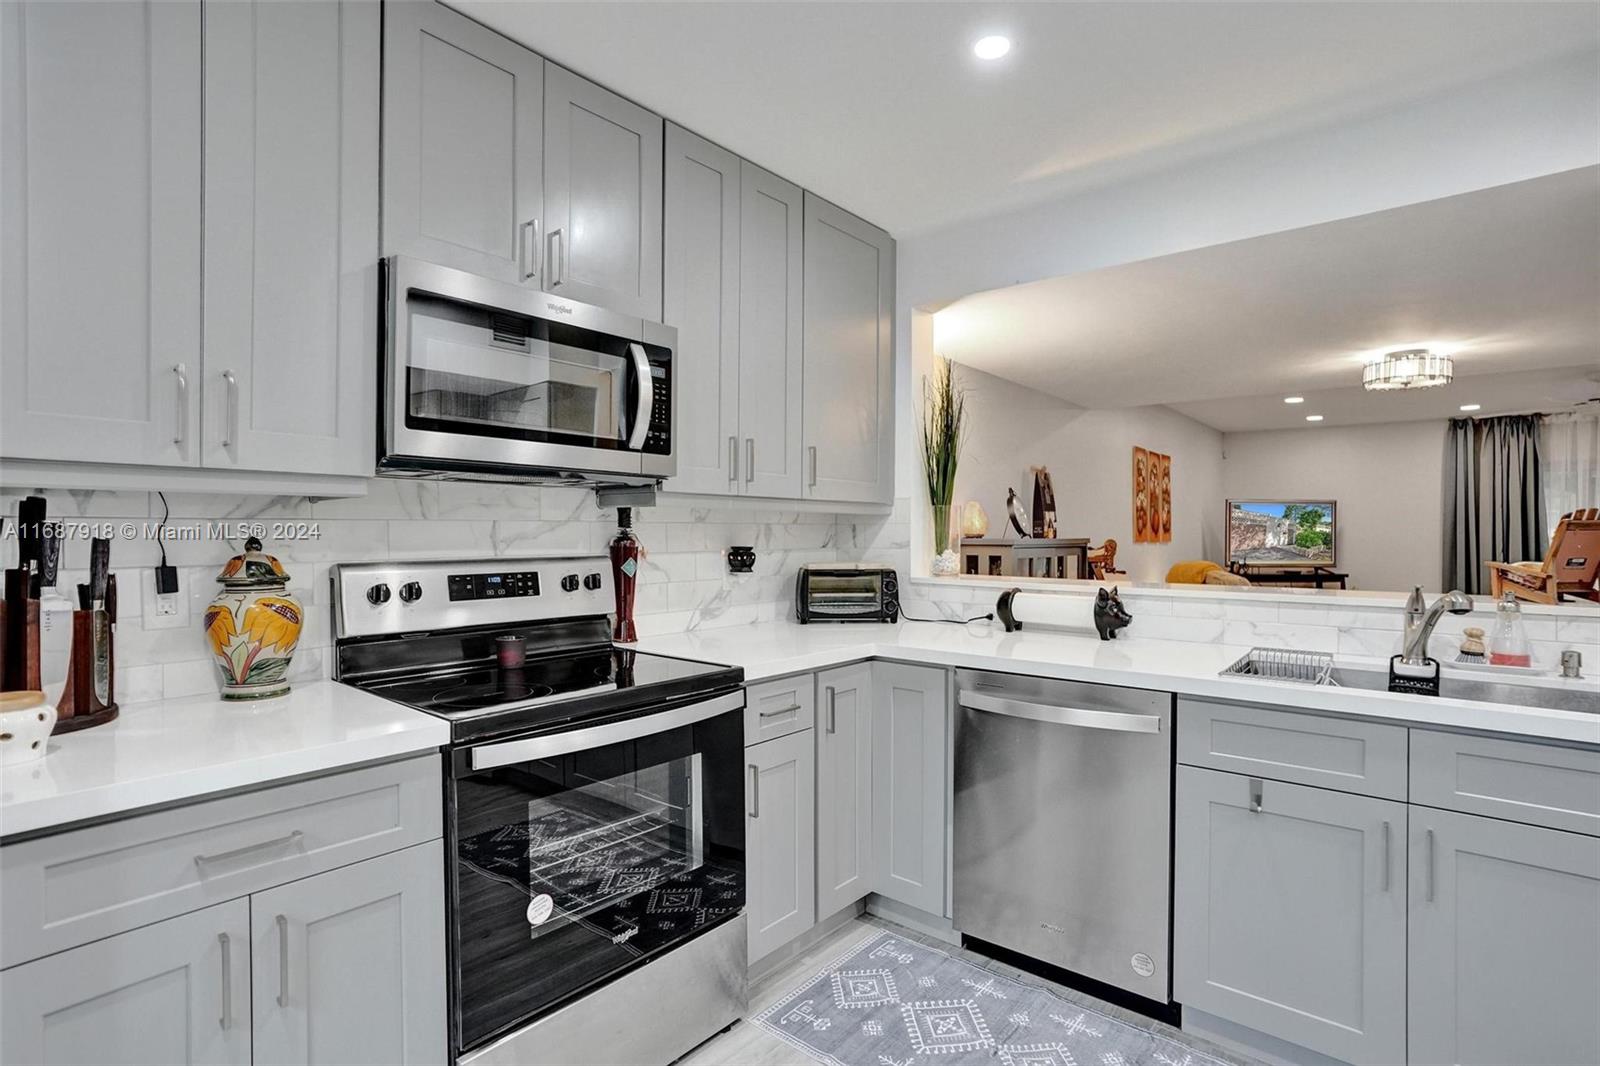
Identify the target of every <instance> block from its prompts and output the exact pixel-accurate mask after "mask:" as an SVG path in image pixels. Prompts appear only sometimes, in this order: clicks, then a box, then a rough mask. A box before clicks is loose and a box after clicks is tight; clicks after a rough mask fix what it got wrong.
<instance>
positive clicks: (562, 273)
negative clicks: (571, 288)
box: [547, 226, 567, 292]
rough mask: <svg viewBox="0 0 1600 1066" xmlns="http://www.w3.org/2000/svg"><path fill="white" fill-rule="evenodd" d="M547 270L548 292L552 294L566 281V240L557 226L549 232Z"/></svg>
mask: <svg viewBox="0 0 1600 1066" xmlns="http://www.w3.org/2000/svg"><path fill="white" fill-rule="evenodd" d="M548 239H549V242H550V252H549V268H548V270H547V276H548V278H549V281H550V290H551V291H552V292H553V291H555V289H556V288H557V287H559V286H560V285H561V283H562V282H564V281H566V280H567V238H566V236H565V235H563V234H562V232H561V227H559V226H557V227H556V228H555V229H553V230H551V231H550V236H549V238H548Z"/></svg>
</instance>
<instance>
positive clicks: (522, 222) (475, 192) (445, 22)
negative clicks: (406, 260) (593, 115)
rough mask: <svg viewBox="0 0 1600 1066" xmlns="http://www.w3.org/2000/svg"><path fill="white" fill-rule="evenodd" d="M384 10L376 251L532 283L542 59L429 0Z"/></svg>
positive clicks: (536, 269)
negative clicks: (380, 232)
mask: <svg viewBox="0 0 1600 1066" xmlns="http://www.w3.org/2000/svg"><path fill="white" fill-rule="evenodd" d="M383 13H384V30H383V79H384V80H383V254H385V255H396V254H399V255H411V256H416V257H417V258H419V259H425V260H428V261H429V262H434V263H440V264H442V265H444V266H450V267H455V268H457V269H458V270H467V271H471V272H472V273H474V274H481V275H483V276H485V277H491V278H496V279H498V280H500V281H508V282H512V283H522V284H526V285H530V286H534V287H537V286H538V285H539V284H540V277H541V275H540V269H541V263H540V262H539V250H540V240H539V236H540V234H541V232H542V230H541V229H540V226H541V217H542V214H541V213H542V212H543V210H544V206H543V205H544V193H543V186H542V166H543V162H542V154H543V144H544V131H543V127H542V122H543V117H544V102H543V101H544V67H545V63H544V60H543V59H542V58H540V57H539V56H538V55H536V54H535V53H533V52H530V51H528V49H526V48H524V47H522V46H521V45H519V44H516V43H515V42H513V41H511V40H508V39H507V38H505V37H502V36H500V35H499V34H498V33H495V32H494V31H492V30H489V29H485V28H484V27H483V26H481V25H479V24H478V23H476V22H474V21H472V20H471V19H469V18H467V17H466V16H465V15H459V14H457V13H456V12H454V11H451V10H450V9H449V8H447V7H445V6H444V5H442V4H438V3H434V2H432V0H426V2H422V0H401V2H398V3H386V4H384V5H383Z"/></svg>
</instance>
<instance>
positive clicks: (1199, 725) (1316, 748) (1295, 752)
mask: <svg viewBox="0 0 1600 1066" xmlns="http://www.w3.org/2000/svg"><path fill="white" fill-rule="evenodd" d="M1178 761H1179V762H1181V763H1187V764H1189V765H1190V766H1209V767H1211V768H1213V769H1216V770H1229V771H1232V772H1233V773H1236V774H1250V775H1251V776H1253V777H1265V778H1271V779H1272V780H1275V781H1292V782H1295V783H1296V784H1302V785H1315V786H1317V787H1319V788H1332V789H1338V790H1339V791H1340V792H1357V793H1360V794H1362V795H1366V796H1382V797H1384V798H1385V799H1397V800H1403V799H1405V798H1406V727H1405V726H1398V725H1378V724H1375V723H1372V722H1358V721H1354V720H1352V719H1346V718H1325V717H1323V716H1321V715H1314V714H1298V713H1296V712H1294V711H1280V710H1275V709H1273V708H1269V707H1252V706H1248V705H1241V704H1235V703H1213V702H1211V701H1210V700H1197V699H1189V698H1186V697H1182V696H1180V697H1179V698H1178Z"/></svg>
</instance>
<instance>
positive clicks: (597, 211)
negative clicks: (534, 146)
mask: <svg viewBox="0 0 1600 1066" xmlns="http://www.w3.org/2000/svg"><path fill="white" fill-rule="evenodd" d="M661 164H662V122H661V116H660V115H655V114H652V113H650V112H649V111H646V110H645V109H644V108H642V107H640V106H639V105H638V104H635V103H633V102H632V101H631V100H625V99H623V98H622V97H620V96H618V95H617V94H616V93H613V92H611V91H610V90H609V89H605V88H602V87H601V86H599V85H596V84H595V83H594V82H592V81H588V80H587V79H584V78H580V77H579V76H578V75H576V74H574V73H572V72H571V71H570V70H566V69H564V68H562V67H558V66H556V65H555V64H554V63H546V64H545V72H544V226H545V230H544V241H545V257H546V261H545V271H544V288H545V291H546V292H553V293H557V294H559V295H561V296H569V297H571V298H572V299H574V300H582V301H584V302H585V303H592V304H599V305H600V306H602V307H609V308H611V309H612V310H614V311H621V312H622V313H623V314H627V315H638V316H639V317H640V318H644V319H648V320H649V321H651V322H659V321H660V320H661Z"/></svg>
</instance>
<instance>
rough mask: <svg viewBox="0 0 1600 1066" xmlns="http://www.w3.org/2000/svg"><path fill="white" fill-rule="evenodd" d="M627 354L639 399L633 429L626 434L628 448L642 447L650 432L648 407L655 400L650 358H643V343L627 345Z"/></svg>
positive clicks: (636, 403)
mask: <svg viewBox="0 0 1600 1066" xmlns="http://www.w3.org/2000/svg"><path fill="white" fill-rule="evenodd" d="M628 355H629V357H630V358H632V360H633V376H634V377H635V378H637V379H638V381H639V399H638V400H637V401H635V403H634V408H633V431H632V432H630V433H629V434H628V450H629V451H632V452H636V451H638V450H639V449H640V448H643V447H644V438H645V434H647V433H649V432H650V407H651V404H652V403H653V402H654V400H655V383H654V382H653V381H652V380H651V377H650V360H649V359H647V358H645V354H644V345H642V344H630V345H628Z"/></svg>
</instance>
